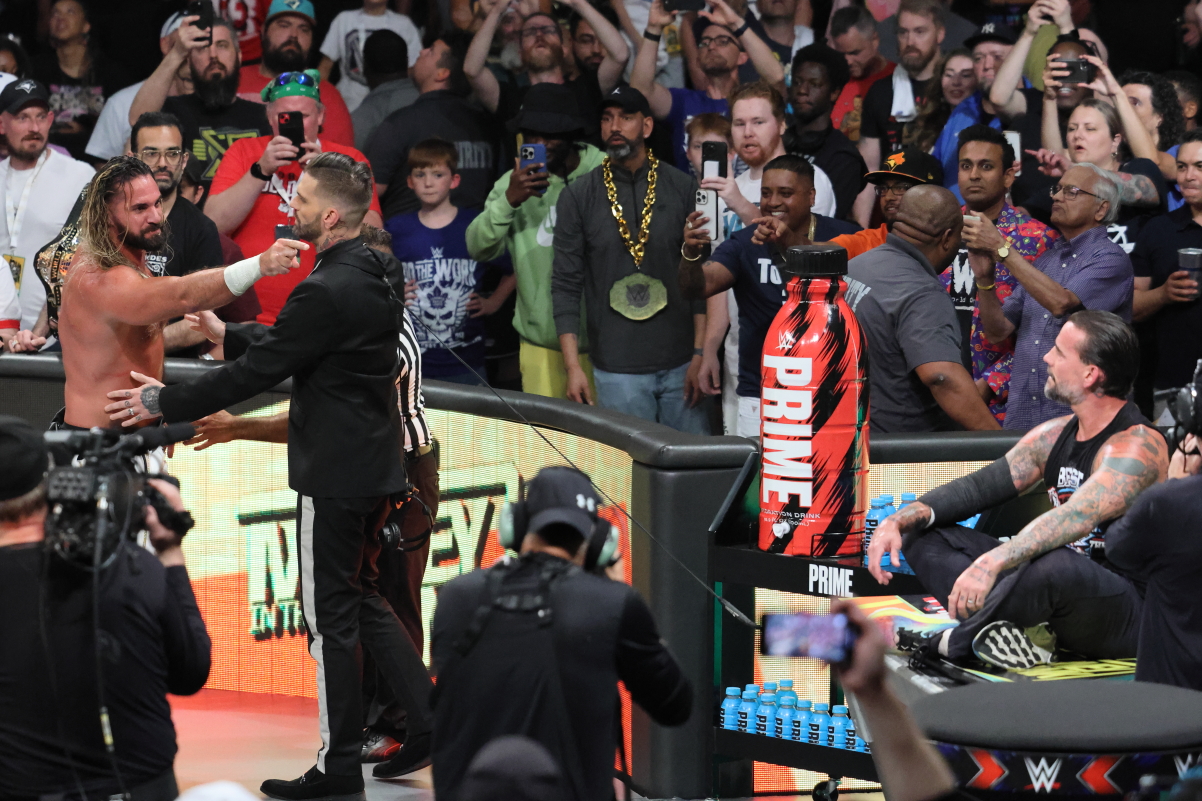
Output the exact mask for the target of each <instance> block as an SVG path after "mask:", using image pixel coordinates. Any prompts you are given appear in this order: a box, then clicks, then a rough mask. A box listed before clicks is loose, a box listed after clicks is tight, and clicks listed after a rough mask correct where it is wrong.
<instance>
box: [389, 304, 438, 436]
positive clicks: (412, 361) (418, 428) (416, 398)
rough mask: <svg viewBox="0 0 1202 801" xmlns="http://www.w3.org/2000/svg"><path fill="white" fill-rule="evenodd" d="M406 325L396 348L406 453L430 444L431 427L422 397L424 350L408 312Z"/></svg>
mask: <svg viewBox="0 0 1202 801" xmlns="http://www.w3.org/2000/svg"><path fill="white" fill-rule="evenodd" d="M404 317H405V325H404V328H403V329H402V330H401V336H400V342H399V344H398V345H397V351H398V355H399V356H400V357H401V370H400V372H399V373H398V374H397V406H399V407H400V410H401V425H402V426H403V427H404V429H405V453H412V452H413V451H416V450H417V449H418V448H421V447H423V446H425V445H429V444H430V440H431V436H430V427H429V426H428V425H426V399H425V398H424V397H422V351H421V348H419V347H418V345H417V336H416V335H415V334H414V333H413V322H412V321H411V320H410V319H409V310H408V309H405V315H404Z"/></svg>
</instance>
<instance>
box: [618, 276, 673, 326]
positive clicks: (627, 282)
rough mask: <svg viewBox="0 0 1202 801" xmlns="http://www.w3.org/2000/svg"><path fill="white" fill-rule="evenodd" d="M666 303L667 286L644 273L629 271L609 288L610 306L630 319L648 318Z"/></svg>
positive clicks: (664, 306)
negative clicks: (628, 273) (629, 272)
mask: <svg viewBox="0 0 1202 801" xmlns="http://www.w3.org/2000/svg"><path fill="white" fill-rule="evenodd" d="M667 305H668V288H667V287H666V286H664V282H663V281H661V280H659V279H658V278H655V277H653V276H650V275H647V274H646V273H631V274H630V275H628V276H626V277H625V278H623V279H621V280H620V281H614V285H613V286H612V287H610V289H609V306H610V308H611V309H613V310H614V311H616V312H617V313H618V314H620V315H622V316H623V317H626V318H627V319H630V320H647V319H650V318H651V317H654V316H655V315H657V314H659V313H660V312H661V311H663V310H664V308H666V307H667Z"/></svg>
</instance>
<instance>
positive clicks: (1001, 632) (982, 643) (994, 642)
mask: <svg viewBox="0 0 1202 801" xmlns="http://www.w3.org/2000/svg"><path fill="white" fill-rule="evenodd" d="M972 652H973V653H974V654H976V656H977V659H980V660H981V661H982V662H985V663H986V664H989V665H994V666H995V667H1000V668H1008V669H1010V670H1018V669H1021V668H1029V667H1035V666H1036V665H1046V664H1048V663H1049V662H1051V661H1052V652H1051V651H1049V650H1047V649H1046V648H1040V647H1039V646H1038V645H1036V644H1035V643H1034V642H1033V641H1032V640H1031V638H1030V637H1028V636H1027V634H1026V632H1025V631H1023V630H1022V629H1021V628H1019V627H1018V626H1016V625H1014V624H1013V623H1011V622H1009V621H1006V620H995V621H994V622H992V623H990V624H989V625H987V626H985V628H983V629H981V630H980V631H978V632H977V636H976V637H973V639H972Z"/></svg>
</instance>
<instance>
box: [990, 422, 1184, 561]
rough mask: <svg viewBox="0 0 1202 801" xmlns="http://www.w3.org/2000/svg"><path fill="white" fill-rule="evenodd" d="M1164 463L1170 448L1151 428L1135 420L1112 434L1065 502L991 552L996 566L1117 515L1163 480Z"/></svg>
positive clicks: (1070, 537) (1062, 542) (1040, 551)
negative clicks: (1137, 423)
mask: <svg viewBox="0 0 1202 801" xmlns="http://www.w3.org/2000/svg"><path fill="white" fill-rule="evenodd" d="M1168 464H1169V456H1168V448H1167V447H1166V446H1165V443H1164V438H1163V437H1161V436H1160V434H1159V433H1157V432H1156V431H1155V430H1154V429H1151V428H1149V427H1147V426H1137V427H1135V428H1132V429H1129V430H1127V431H1123V432H1121V433H1119V434H1116V435H1115V436H1113V437H1111V438H1110V440H1109V441H1108V442H1107V443H1106V445H1105V446H1104V447H1103V448H1102V450H1101V452H1099V454H1098V457H1097V459H1096V460H1095V463H1094V471H1093V474H1092V475H1091V476H1090V477H1089V479H1088V480H1087V481H1086V482H1085V483H1084V484H1082V485H1081V487H1080V488H1079V489H1077V491H1076V492H1074V493H1073V495H1072V497H1070V498H1069V500H1068V502H1067V503H1065V504H1064V505H1062V506H1059V507H1057V508H1055V509H1053V510H1051V511H1050V512H1047V513H1045V514H1043V515H1040V516H1039V517H1038V518H1036V519H1035V520H1033V521H1032V522H1031V523H1029V524H1028V525H1027V526H1026V528H1024V529H1023V530H1022V531H1020V532H1019V533H1018V534H1017V535H1016V536H1015V537H1014V538H1013V539H1011V540H1010V541H1009V542H1005V543H1002V544H1001V545H1000V546H998V547H997V548H996V549H995V550H993V551H991V552H990V555H991V556H992V557H993V558H992V559H991V561H992V562H993V566H994V568H995V569H997V570H1005V569H1007V568H1010V567H1014V566H1016V565H1020V564H1022V563H1023V562H1027V561H1029V560H1031V559H1033V558H1035V557H1036V556H1039V555H1040V554H1043V553H1047V552H1048V551H1050V550H1052V549H1053V548H1057V547H1060V546H1062V545H1067V544H1069V543H1070V542H1073V541H1075V540H1078V539H1080V538H1081V537H1083V536H1085V535H1086V534H1088V533H1089V532H1090V531H1093V529H1094V528H1096V527H1097V526H1098V525H1099V524H1101V523H1104V522H1106V521H1107V520H1113V519H1114V518H1116V517H1119V516H1121V515H1122V514H1123V513H1124V512H1126V511H1127V510H1128V509H1130V508H1131V504H1132V503H1134V502H1135V498H1136V497H1137V496H1138V495H1139V494H1140V493H1141V492H1143V491H1144V490H1146V489H1147V488H1148V487H1150V486H1152V485H1153V484H1155V483H1157V482H1158V481H1164V478H1165V475H1166V473H1167V471H1168Z"/></svg>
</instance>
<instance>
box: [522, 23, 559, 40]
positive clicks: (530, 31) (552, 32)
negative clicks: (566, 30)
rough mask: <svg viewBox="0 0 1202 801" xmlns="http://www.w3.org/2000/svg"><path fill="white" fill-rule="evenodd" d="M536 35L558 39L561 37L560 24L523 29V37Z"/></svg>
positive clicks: (531, 37)
mask: <svg viewBox="0 0 1202 801" xmlns="http://www.w3.org/2000/svg"><path fill="white" fill-rule="evenodd" d="M535 36H541V37H543V38H544V39H550V38H551V37H555V38H556V39H558V38H559V26H558V25H541V26H539V27H537V28H524V29H523V30H522V38H523V39H533V38H534V37H535Z"/></svg>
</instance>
